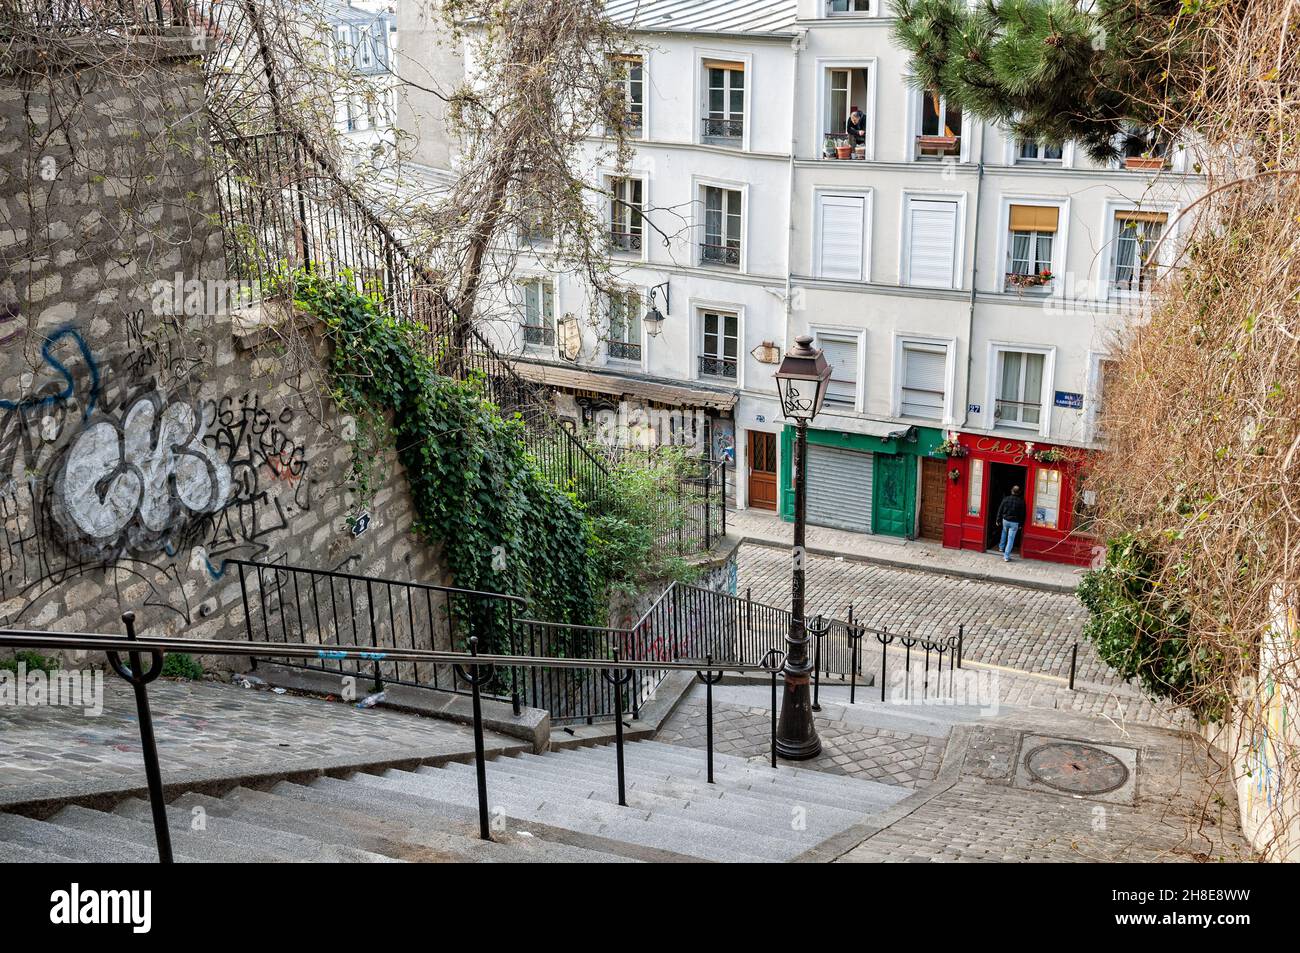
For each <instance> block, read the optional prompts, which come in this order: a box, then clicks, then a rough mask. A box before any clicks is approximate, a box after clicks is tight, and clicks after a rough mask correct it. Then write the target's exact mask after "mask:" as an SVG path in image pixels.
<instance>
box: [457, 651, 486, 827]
mask: <svg viewBox="0 0 1300 953" xmlns="http://www.w3.org/2000/svg"><path fill="white" fill-rule="evenodd" d="M469 654H470V655H471V656H476V655H478V636H477V635H471V636H470V637H469ZM470 668H471V669H473V672H472V673H470V672H466V671H465V670H464V669H463V668H461V666H460V665H459V664H458V665H456V666H455V669H456V674H457V675H459V676H460V677H461V678H462V679H464V680H465V681H467V682H469V685H470V696H471V698H472V699H473V710H474V778H475V781H476V782H477V784H478V836H479V839H480V840H491V839H492V828H491V825H490V824H489V823H488V796H487V759H486V756H485V755H484V753H483V700H482V698H481V697H480V695H479V685H481V684H482V683H483V680H484V675H483V673H482V671H480V670H479V666H478V663H477V662H474V663H472V664H471V665H470ZM488 672H489V675H490V674H491V672H492V670H491V668H489V669H488Z"/></svg>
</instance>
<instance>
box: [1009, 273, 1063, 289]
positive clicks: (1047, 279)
mask: <svg viewBox="0 0 1300 953" xmlns="http://www.w3.org/2000/svg"><path fill="white" fill-rule="evenodd" d="M1051 283H1052V272H1051V271H1050V270H1049V269H1047V268H1044V269H1043V270H1042V271H1040V272H1038V273H1036V274H1032V275H1022V274H1018V273H1016V272H1011V273H1009V274H1008V275H1007V287H1009V288H1015V289H1017V290H1018V291H1021V292H1023V291H1024V290H1025V289H1026V288H1046V287H1047V286H1048V285H1050V284H1051Z"/></svg>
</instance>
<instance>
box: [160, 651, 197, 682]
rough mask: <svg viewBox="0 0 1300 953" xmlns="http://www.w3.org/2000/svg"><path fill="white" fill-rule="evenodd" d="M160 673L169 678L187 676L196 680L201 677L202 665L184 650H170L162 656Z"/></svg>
mask: <svg viewBox="0 0 1300 953" xmlns="http://www.w3.org/2000/svg"><path fill="white" fill-rule="evenodd" d="M162 673H163V674H164V675H167V676H169V677H171V678H188V679H190V680H191V681H198V680H199V679H201V678H202V677H203V666H202V665H200V664H199V663H198V662H197V661H195V659H194V656H192V655H188V654H186V653H185V652H171V653H168V654H167V655H164V656H163V669H162Z"/></svg>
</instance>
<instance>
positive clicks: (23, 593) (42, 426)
mask: <svg viewBox="0 0 1300 953" xmlns="http://www.w3.org/2000/svg"><path fill="white" fill-rule="evenodd" d="M125 329H126V335H125V337H126V344H127V347H126V348H125V349H124V351H123V353H122V354H121V355H120V356H116V357H101V356H100V355H98V354H96V353H95V352H94V351H93V349H92V348H91V347H90V346H89V345H88V344H87V342H86V340H85V338H84V337H83V335H82V333H81V331H80V330H79V329H78V328H76V327H74V326H67V327H63V328H60V329H59V330H58V331H56V332H54V333H52V334H50V335H49V337H48V338H46V339H45V340H44V341H43V342H42V343H41V346H40V350H39V357H40V362H41V366H40V369H39V371H38V372H37V373H35V374H34V375H33V377H32V379H31V380H30V383H27V382H25V381H23V382H19V386H22V384H24V383H26V384H27V386H25V387H23V388H22V389H23V390H25V391H26V393H25V394H23V395H21V396H13V397H10V396H8V395H6V394H4V390H5V386H4V384H0V622H6V623H9V624H13V623H16V622H18V621H19V620H21V619H22V618H24V617H26V616H27V615H29V614H30V613H31V612H32V611H33V609H34V607H35V606H36V605H37V604H38V603H39V602H41V601H42V600H43V599H44V597H45V596H47V595H49V594H50V592H51V591H52V590H54V589H56V588H58V587H59V586H61V585H62V584H64V583H67V582H69V581H71V580H74V579H76V578H78V577H81V576H89V575H95V574H98V578H101V579H102V578H107V579H109V580H111V582H112V584H113V585H114V586H115V587H116V589H117V592H118V594H119V596H120V594H121V592H122V591H123V590H124V589H127V588H133V587H134V586H135V585H136V584H137V583H140V582H144V583H146V593H147V594H146V596H145V604H146V605H148V606H158V607H162V608H165V609H167V610H168V611H169V612H171V613H174V614H175V615H176V616H178V617H180V618H181V619H183V620H184V621H185V622H190V621H193V620H194V617H195V614H196V611H197V605H196V603H197V602H198V599H197V597H195V596H192V595H191V594H192V593H194V592H200V591H202V589H203V588H204V587H202V586H198V587H196V586H195V585H194V584H193V583H194V576H195V574H197V575H198V576H199V577H200V578H202V579H203V580H205V581H212V580H216V579H220V578H221V577H222V575H223V574H224V572H225V561H226V560H229V559H233V558H245V559H257V558H265V554H266V553H267V551H268V549H269V548H270V542H271V540H270V537H271V536H272V535H273V534H275V533H277V532H279V531H282V530H284V529H286V528H287V527H288V525H289V521H290V519H291V518H292V517H293V516H294V515H295V514H297V513H299V512H302V511H306V510H309V509H310V508H311V505H312V500H311V481H310V480H309V479H308V477H307V470H308V462H307V457H308V453H307V448H306V447H305V446H304V445H303V444H302V443H301V442H299V441H298V440H297V439H296V438H295V437H294V436H293V427H294V423H295V411H294V409H293V408H292V407H289V406H284V407H280V406H274V407H273V406H267V405H265V404H264V402H263V399H262V396H261V395H260V394H258V393H235V394H224V395H221V396H219V397H215V398H211V399H198V398H196V397H194V396H192V393H193V390H194V382H195V381H197V380H201V379H203V378H204V377H205V376H208V375H207V374H206V371H207V370H208V368H209V363H210V362H209V358H208V354H207V345H206V343H205V342H204V341H202V340H187V339H186V338H185V336H184V335H182V334H181V333H180V328H179V326H178V325H177V324H176V323H175V319H174V318H173V319H168V318H166V317H163V318H162V319H161V320H151V321H150V323H149V326H148V327H146V320H145V315H144V312H136V313H135V314H133V315H130V316H128V317H127V319H126V321H125ZM187 582H188V583H189V584H188V585H187Z"/></svg>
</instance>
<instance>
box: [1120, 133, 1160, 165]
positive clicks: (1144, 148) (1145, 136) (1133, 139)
mask: <svg viewBox="0 0 1300 953" xmlns="http://www.w3.org/2000/svg"><path fill="white" fill-rule="evenodd" d="M1118 146H1119V151H1120V155H1121V156H1122V157H1123V164H1124V168H1126V169H1146V170H1151V169H1163V168H1165V167H1166V166H1167V165H1168V164H1169V146H1168V143H1167V142H1165V140H1164V139H1163V138H1161V136H1160V135H1159V134H1158V133H1156V132H1155V130H1152V129H1148V128H1145V127H1142V126H1129V127H1128V128H1127V129H1126V130H1125V131H1124V132H1122V133H1120V135H1119V143H1118Z"/></svg>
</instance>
